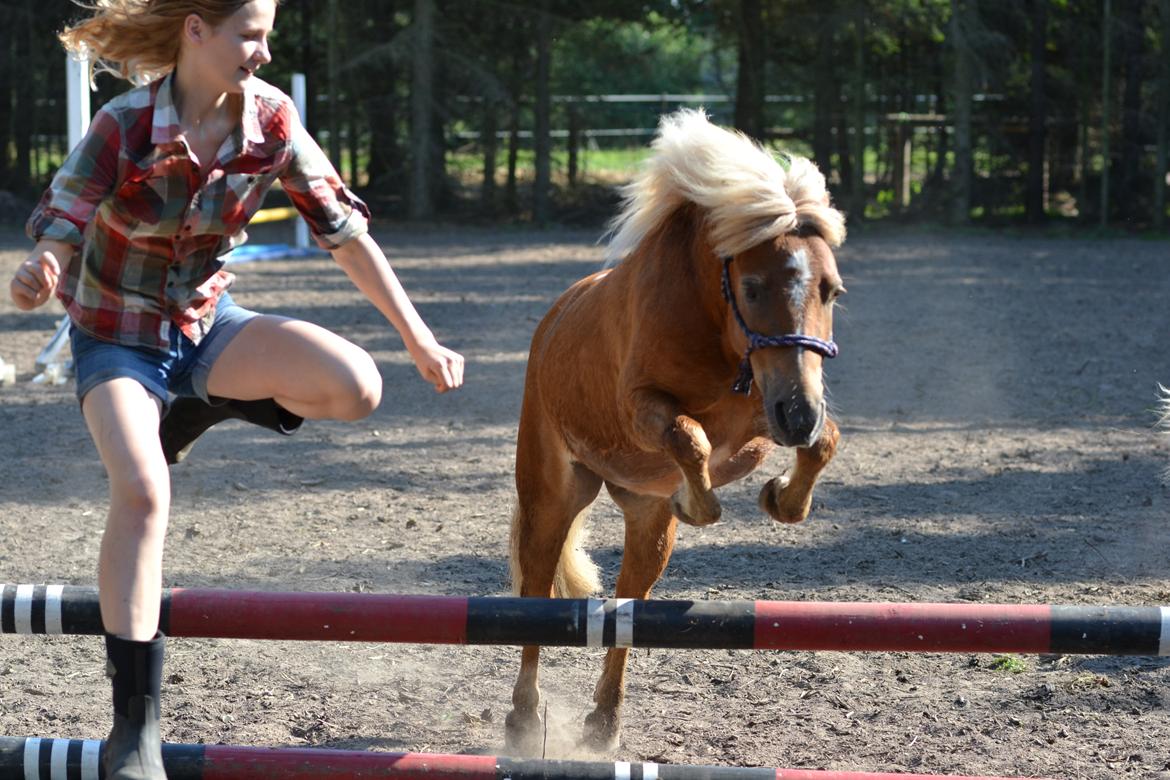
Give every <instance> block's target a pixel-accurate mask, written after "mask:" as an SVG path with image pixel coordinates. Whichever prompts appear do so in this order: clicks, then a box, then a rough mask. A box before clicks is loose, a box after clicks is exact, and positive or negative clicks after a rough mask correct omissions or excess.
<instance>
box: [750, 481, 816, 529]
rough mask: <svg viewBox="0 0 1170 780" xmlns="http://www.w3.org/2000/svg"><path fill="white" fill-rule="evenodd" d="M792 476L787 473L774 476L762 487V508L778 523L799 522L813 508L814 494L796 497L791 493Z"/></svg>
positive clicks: (760, 500)
mask: <svg viewBox="0 0 1170 780" xmlns="http://www.w3.org/2000/svg"><path fill="white" fill-rule="evenodd" d="M790 482H791V480H790V478H789V476H788V475H787V474H784V475H783V476H779V477H773V478H772V479H770V480H768V481H767V482H765V483H764V486H763V487H762V488H760V498H759V504H760V509H761V511H763V512H764V513H765V514H767V515H768V516H769V517H771V518H772V519H773V520H775V521H776V522H778V523H799V522H802V521H803V520H804V519H805V518H807V517H808V513H809V510H810V509H812V494H811V493H810V494H809V495H807V496H802V497H794V496H792V495H791V492H792V491H791V490H790V489H789V488H790Z"/></svg>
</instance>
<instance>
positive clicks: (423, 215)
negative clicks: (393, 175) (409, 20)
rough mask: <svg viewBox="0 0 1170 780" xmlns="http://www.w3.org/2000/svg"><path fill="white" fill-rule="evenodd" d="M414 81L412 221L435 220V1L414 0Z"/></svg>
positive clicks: (411, 123)
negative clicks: (432, 183) (433, 100)
mask: <svg viewBox="0 0 1170 780" xmlns="http://www.w3.org/2000/svg"><path fill="white" fill-rule="evenodd" d="M413 27H414V52H413V65H414V68H413V71H414V72H413V77H412V79H411V89H410V141H411V144H410V145H411V150H412V153H413V157H412V164H411V171H410V216H411V219H430V218H431V217H432V216H434V213H435V205H434V193H433V192H432V191H431V161H432V159H433V158H432V155H431V149H430V146H431V135H432V129H431V128H432V124H433V120H434V106H433V104H432V102H431V93H432V92H433V91H434V71H435V53H434V35H435V0H414V20H413Z"/></svg>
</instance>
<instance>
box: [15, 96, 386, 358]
mask: <svg viewBox="0 0 1170 780" xmlns="http://www.w3.org/2000/svg"><path fill="white" fill-rule="evenodd" d="M172 78H173V77H172V76H166V77H164V78H162V79H159V80H158V81H155V82H154V83H152V84H149V85H146V86H143V87H139V88H136V89H133V90H131V91H129V92H126V93H124V94H122V95H120V96H119V97H117V98H115V99H113V100H111V101H110V102H109V103H107V104H106V105H104V106H103V107H102V108H101V110H100V111H98V112H97V115H96V116H95V117H94V119H93V122H92V124H91V125H90V129H89V133H88V134H87V135H86V136H85V138H84V139H83V140H82V141H81V143H79V144H78V145H77V148H76V149H74V150H73V152H72V153H71V154H70V155H69V157H68V159H66V160H65V163H64V164H63V165H62V166H61V169H60V170H59V171H58V172H57V174H56V176H54V177H53V182H52V184H51V185H50V186H49V189H48V190H46V191H45V194H44V196H43V197H42V198H41V200H40V202H39V203H38V204H37V207H36V209H35V210H34V211H33V214H32V216H31V217H30V218H29V221H28V225H27V228H26V229H27V232H28V235H29V236H30V237H31V238H32V239H33V240H36V241H39V240H41V239H53V240H56V241H63V242H65V243H68V244H72V245H73V246H74V247H75V250H74V252H73V255H72V257H70V258H69V260H68V262H67V263H65V264H64V266H63V269H62V274H61V282H60V284H59V286H58V288H57V297H58V298H60V299H61V302H62V303H63V304H65V309H66V311H67V312H68V313H69V316H70V318H71V319H72V320H73V324H74V325H75V326H76V327H79V328H81V329H82V330H83V331H85V332H87V333H89V334H91V335H93V336H95V337H97V338H99V339H103V340H106V341H112V342H115V343H119V344H126V345H130V346H139V347H148V348H153V349H158V350H166V349H168V348H169V346H170V345H171V342H172V340H173V339H174V338H175V337H176V334H175V333H174V332H173V331H172V326H174V327H177V328H178V329H179V330H180V331H181V332H182V333H184V334H185V335H186V336H187V337H188V338H190V339H191V340H192V341H194V342H196V343H198V342H199V340H200V339H201V338H202V337H203V336H204V335H205V334H206V333H207V330H208V329H209V328H210V327H211V323H212V322H213V320H214V318H215V305H216V301H217V300H218V299H219V297H220V295H222V294H223V292H224V291H225V290H226V289H227V288H228V287H230V286H231V284H232V282H233V280H234V276H233V275H232V274H230V273H228V272H226V271H224V270H222V268H223V265H224V261H223V258H222V256H223V255H224V254H226V253H227V252H228V251H230V250H231V249H232V248H233V247H235V246H238V245H239V244H242V243H243V242H244V241H245V240H247V234H246V233H245V232H244V227H245V226H246V225H247V223H248V220H249V219H251V218H252V215H253V214H255V213H256V211H257V210H258V209H259V208H260V204H261V202H262V201H263V200H264V194H265V193H266V192H267V191H268V189H269V188H270V187H272V185H273V184H274V183H275V182H276V180H277V179H280V182H281V184H282V186H283V187H284V191H285V192H286V193H287V194H288V196H289V198H290V199H291V200H292V203H293V205H294V206H296V208H297V210H298V211H300V213H301V215H302V216H304V218H305V221H306V222H308V224H309V229H310V231H311V232H312V233H313V236H314V238H315V239H316V241H317V243H318V244H319V245H320V246H321V247H322V248H324V249H330V250H331V249H336V248H337V247H339V246H341V245H342V244H344V243H345V242H347V241H349V240H350V239H353V238H356V237H357V236H360V235H362V234H363V233H365V232H366V230H367V218H368V217H369V210H368V209H367V208H366V204H365V203H363V202H362V201H361V200H360V199H359V198H358V197H357V196H356V195H354V194H353V193H352V192H350V191H349V190H348V189H346V187H345V185H344V184H342V182H341V179H340V178H339V177H338V175H337V172H336V171H335V170H334V169H333V166H332V165H330V163H329V160H328V159H327V158H326V157H325V154H324V153H323V152H322V151H321V148H320V147H319V146H317V144H316V143H315V142H314V141H313V139H312V137H311V136H310V135H309V133H308V132H307V131H306V130H305V129H304V127H303V126H302V125H301V122H300V119H299V117H298V116H297V113H296V109H295V108H294V107H293V104H292V101H291V100H290V99H289V98H288V97H287V96H286V95H284V94H283V93H282V92H280V90H278V89H276V88H275V87H273V86H271V85H269V84H266V83H264V82H263V81H260V80H259V79H257V78H254V77H253V78H252V79H250V80H249V81H248V87H247V89H246V91H245V93H244V96H243V98H244V100H243V105H244V108H243V117H242V122H241V124H240V126H239V127H237V128H236V130H234V131H233V132H232V134H231V135H230V136H228V138H227V139H226V140H225V141H224V143H223V146H221V147H220V150H219V153H218V155H217V157H216V159H215V161H214V162H213V163H212V164H211V165H210V166H209V167H208V166H204V167H205V169H206V170H207V173H206V176H205V177H202V178H201V176H200V170H199V162H197V161H196V160H195V159H194V158H193V157H192V155H191V152H190V150H189V149H188V147H187V144H186V142H185V141H184V140H183V138H182V137H181V130H180V127H179V115H178V111H177V110H176V108H175V103H174V97H173V93H172ZM200 162H201V161H200Z"/></svg>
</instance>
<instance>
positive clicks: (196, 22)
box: [183, 14, 208, 44]
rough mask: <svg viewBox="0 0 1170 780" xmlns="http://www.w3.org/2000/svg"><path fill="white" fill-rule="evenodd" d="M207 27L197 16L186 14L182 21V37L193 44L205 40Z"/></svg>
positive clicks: (201, 18)
mask: <svg viewBox="0 0 1170 780" xmlns="http://www.w3.org/2000/svg"><path fill="white" fill-rule="evenodd" d="M207 33H208V27H207V24H206V23H204V21H203V17H201V16H199V14H188V15H187V18H186V19H184V20H183V37H184V38H186V39H187V40H188V41H189V42H191V43H194V44H200V43H203V42H204V41H205V40H207Z"/></svg>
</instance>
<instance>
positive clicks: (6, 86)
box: [0, 19, 14, 190]
mask: <svg viewBox="0 0 1170 780" xmlns="http://www.w3.org/2000/svg"><path fill="white" fill-rule="evenodd" d="M13 66H14V62H13V59H12V23H11V19H10V20H9V23H8V24H0V108H2V109H3V110H2V111H0V190H5V189H9V188H10V187H11V182H10V177H11V176H12V165H11V163H10V161H9V157H8V149H9V147H10V145H11V143H12V118H13V116H14V113H13V111H12V102H13V95H12V87H13V83H12V72H13Z"/></svg>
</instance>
